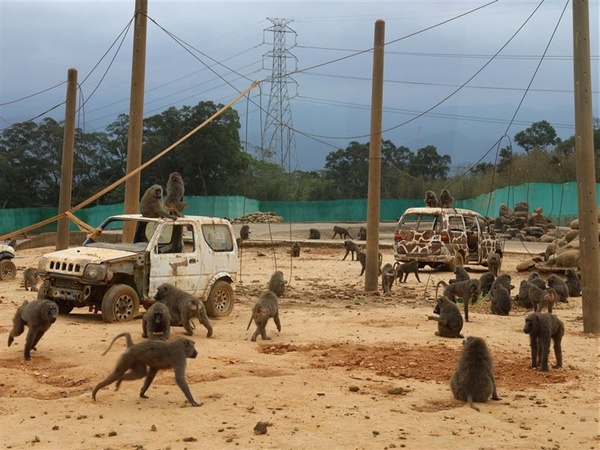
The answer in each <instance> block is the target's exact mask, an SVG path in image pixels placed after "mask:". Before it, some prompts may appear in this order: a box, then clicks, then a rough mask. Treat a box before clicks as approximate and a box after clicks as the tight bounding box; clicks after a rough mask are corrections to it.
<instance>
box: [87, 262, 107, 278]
mask: <svg viewBox="0 0 600 450" xmlns="http://www.w3.org/2000/svg"><path fill="white" fill-rule="evenodd" d="M83 278H86V279H88V280H93V281H101V280H104V279H105V278H106V267H104V266H103V265H101V264H88V265H87V266H85V270H84V271H83Z"/></svg>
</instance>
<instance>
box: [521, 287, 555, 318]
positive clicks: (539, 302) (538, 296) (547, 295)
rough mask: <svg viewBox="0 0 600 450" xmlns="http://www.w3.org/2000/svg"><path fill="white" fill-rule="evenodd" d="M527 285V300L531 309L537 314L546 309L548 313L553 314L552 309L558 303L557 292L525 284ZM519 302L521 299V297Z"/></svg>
mask: <svg viewBox="0 0 600 450" xmlns="http://www.w3.org/2000/svg"><path fill="white" fill-rule="evenodd" d="M525 283H526V284H527V295H526V298H527V300H528V301H529V302H530V303H531V307H532V308H533V310H534V311H535V312H541V311H542V309H544V308H546V309H547V310H548V312H552V307H553V306H554V303H555V302H556V291H555V290H554V289H552V288H547V289H540V288H539V287H537V286H536V285H535V284H531V283H528V282H527V281H526V282H525ZM520 295H521V291H519V296H520ZM519 300H521V298H520V297H519Z"/></svg>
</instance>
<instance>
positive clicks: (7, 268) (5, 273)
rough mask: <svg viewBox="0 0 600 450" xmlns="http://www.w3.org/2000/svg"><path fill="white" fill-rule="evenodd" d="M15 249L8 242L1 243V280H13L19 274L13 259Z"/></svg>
mask: <svg viewBox="0 0 600 450" xmlns="http://www.w3.org/2000/svg"><path fill="white" fill-rule="evenodd" d="M14 257H15V249H14V248H13V247H11V246H10V245H8V244H0V280H12V279H13V278H15V277H16V276H17V267H16V266H15V263H14V262H12V259H13V258H14Z"/></svg>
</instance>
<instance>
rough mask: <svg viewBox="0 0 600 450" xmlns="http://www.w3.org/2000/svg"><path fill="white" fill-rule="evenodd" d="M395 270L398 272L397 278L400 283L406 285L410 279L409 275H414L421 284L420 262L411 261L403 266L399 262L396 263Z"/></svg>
mask: <svg viewBox="0 0 600 450" xmlns="http://www.w3.org/2000/svg"><path fill="white" fill-rule="evenodd" d="M394 270H395V271H396V278H397V279H398V282H399V283H406V279H407V278H408V274H410V273H414V274H415V277H417V281H418V282H419V283H420V282H421V280H420V279H419V262H418V261H409V262H405V263H403V264H400V263H399V262H395V263H394Z"/></svg>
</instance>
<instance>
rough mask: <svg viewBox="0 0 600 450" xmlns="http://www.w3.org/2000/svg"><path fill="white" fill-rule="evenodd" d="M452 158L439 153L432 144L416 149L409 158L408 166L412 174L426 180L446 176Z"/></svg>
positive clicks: (444, 177) (443, 178)
mask: <svg viewBox="0 0 600 450" xmlns="http://www.w3.org/2000/svg"><path fill="white" fill-rule="evenodd" d="M451 162H452V158H450V156H449V155H440V154H439V153H438V152H437V148H436V147H435V146H434V145H428V146H426V147H423V148H420V149H419V150H417V153H416V154H415V155H414V156H413V157H412V158H411V160H410V164H409V168H410V173H411V174H412V175H413V176H419V177H422V178H423V179H424V180H426V181H431V180H436V179H442V180H445V179H446V178H447V177H448V172H449V171H450V163H451Z"/></svg>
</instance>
